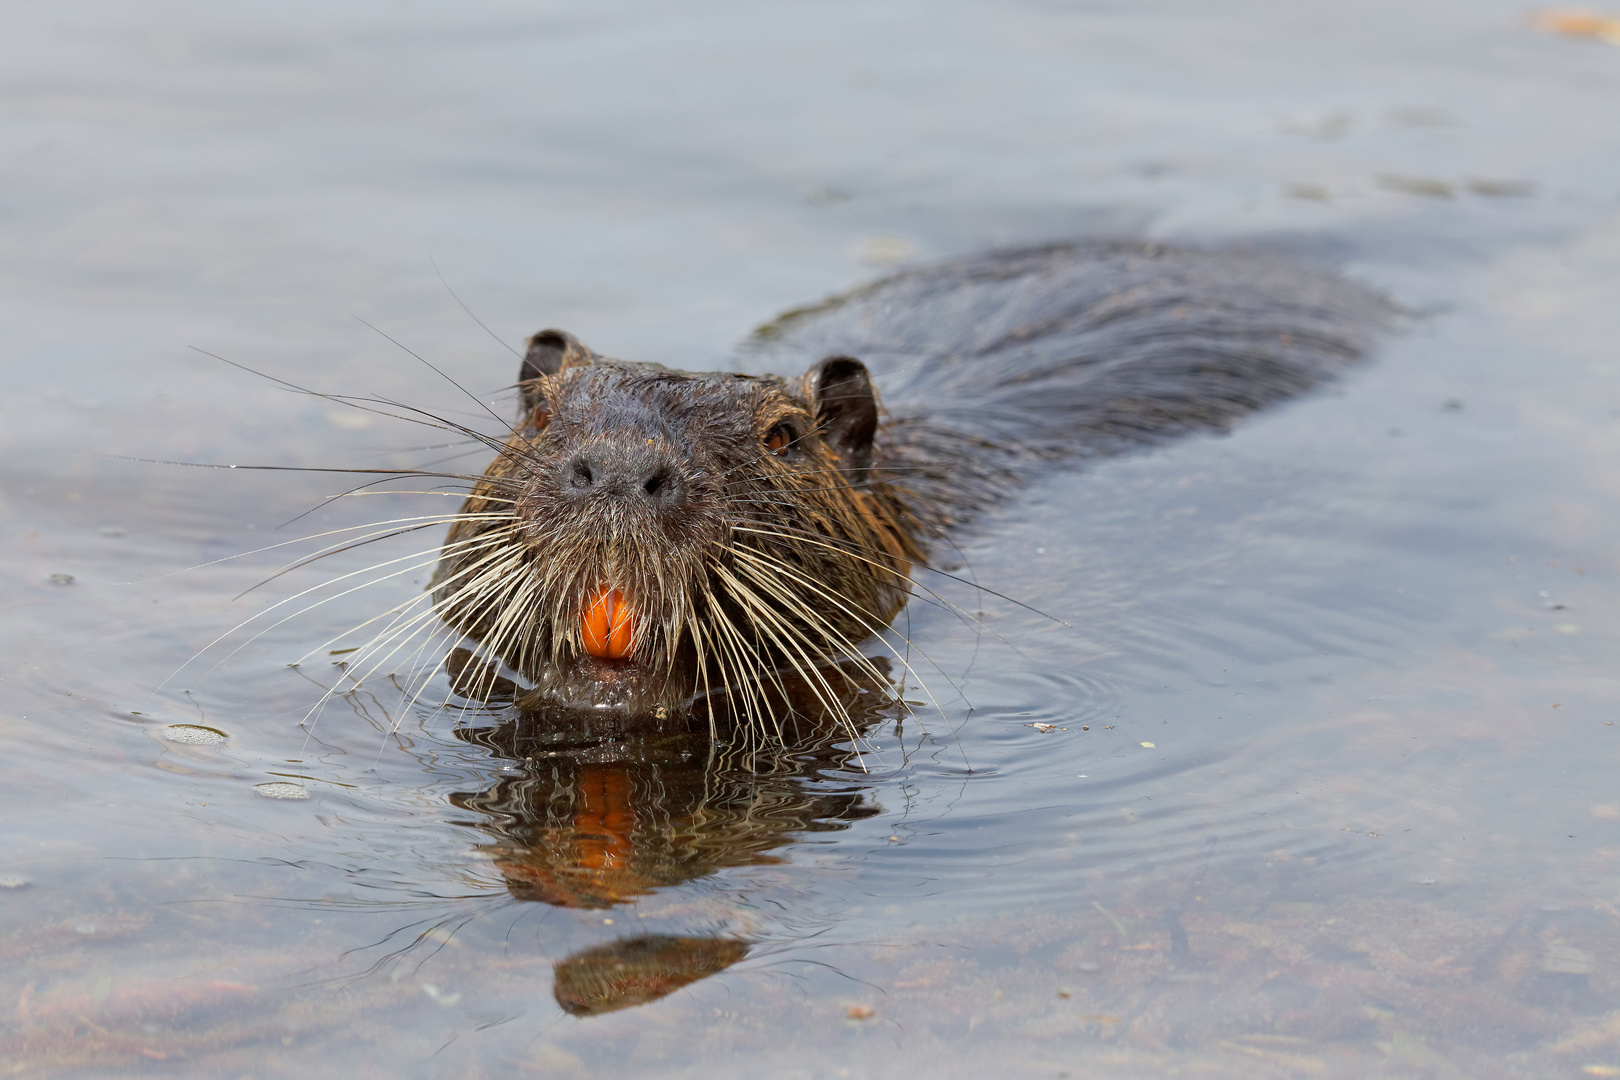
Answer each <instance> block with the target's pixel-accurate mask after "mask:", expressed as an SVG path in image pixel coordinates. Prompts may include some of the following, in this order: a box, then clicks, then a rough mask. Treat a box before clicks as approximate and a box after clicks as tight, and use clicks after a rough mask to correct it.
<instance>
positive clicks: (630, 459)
mask: <svg viewBox="0 0 1620 1080" xmlns="http://www.w3.org/2000/svg"><path fill="white" fill-rule="evenodd" d="M562 481H563V483H562V487H563V493H564V494H565V495H567V496H569V497H570V498H575V499H594V498H609V499H623V500H626V501H631V502H636V503H640V504H641V505H645V506H649V507H651V508H653V509H656V510H661V511H664V510H676V509H679V508H680V507H682V506H685V505H686V493H687V484H686V478H685V476H684V475H683V474H682V472H681V469H680V466H679V464H678V463H677V462H675V461H674V460H673V459H672V458H671V457H669V455H667V454H663V453H660V452H658V451H657V450H655V449H653V448H652V447H650V446H649V447H647V448H645V449H642V448H639V447H638V448H636V449H634V450H625V449H622V448H619V447H613V446H601V445H598V446H593V447H590V448H588V449H585V450H581V451H579V452H578V453H575V454H574V455H573V456H572V457H570V458H568V459H567V460H566V461H565V463H564V464H563V470H562Z"/></svg>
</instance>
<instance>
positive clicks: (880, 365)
mask: <svg viewBox="0 0 1620 1080" xmlns="http://www.w3.org/2000/svg"><path fill="white" fill-rule="evenodd" d="M1393 313H1394V309H1393V308H1392V306H1391V305H1390V304H1389V302H1388V301H1386V300H1385V299H1383V298H1382V297H1380V296H1378V295H1377V294H1375V293H1373V292H1371V291H1369V290H1368V289H1365V288H1363V287H1361V286H1359V285H1357V284H1355V283H1353V282H1350V281H1348V280H1346V279H1344V278H1342V277H1339V276H1337V275H1335V274H1333V273H1330V272H1328V271H1326V270H1322V269H1318V268H1314V267H1310V266H1305V265H1301V264H1300V263H1298V262H1295V261H1293V260H1290V259H1287V258H1283V257H1280V256H1277V255H1273V254H1268V253H1262V252H1249V251H1222V250H1195V249H1189V248H1176V247H1168V246H1164V245H1158V244H1140V243H1125V242H1102V243H1072V244H1054V245H1050V246H1046V247H1040V248H1031V249H1023V250H1017V251H1004V252H994V253H990V254H986V255H977V256H972V257H968V258H964V259H955V260H951V261H948V262H942V263H936V264H933V265H930V266H923V267H919V268H917V269H913V270H906V271H903V272H901V273H899V274H896V275H894V276H892V277H889V278H885V279H883V280H881V281H878V282H876V283H874V284H871V285H868V286H865V287H863V288H859V289H856V290H854V291H852V292H848V293H844V294H842V295H840V296H835V297H833V298H831V299H829V300H825V301H822V302H821V303H818V304H814V305H811V306H808V307H803V308H798V309H796V310H793V311H789V312H787V313H785V314H783V315H781V316H780V317H778V318H777V319H775V320H774V321H772V322H770V323H768V324H766V325H765V326H763V327H761V328H760V329H759V330H757V331H755V332H754V334H753V335H752V336H751V337H750V338H749V340H748V341H747V342H745V343H744V352H745V353H746V355H747V364H748V366H749V367H750V368H751V369H755V368H765V369H768V370H792V369H794V368H796V367H801V366H803V365H804V364H806V363H808V362H810V361H811V360H813V359H815V358H817V357H821V356H826V355H829V354H832V353H848V354H850V355H854V356H858V357H860V358H861V359H862V360H863V361H864V362H865V363H866V365H867V367H868V368H869V369H870V370H871V372H872V377H873V381H874V382H876V383H877V385H878V386H879V388H880V389H881V391H882V395H883V405H884V408H885V411H886V413H887V417H886V422H885V423H884V424H883V426H882V428H881V430H880V431H879V434H878V444H877V449H876V455H875V456H876V460H877V463H878V465H879V467H880V468H884V469H887V470H888V471H889V472H890V474H891V476H892V478H893V480H894V482H895V483H896V484H898V485H901V486H902V487H904V488H905V489H907V490H908V491H909V492H910V493H911V494H910V497H909V500H908V501H910V502H912V503H913V504H914V505H915V506H916V507H917V509H918V512H919V515H920V516H922V517H923V518H925V519H927V520H929V521H930V522H931V524H932V527H933V529H934V530H935V531H936V532H937V531H938V530H939V529H943V528H948V527H949V526H950V525H952V524H957V523H960V522H961V521H962V520H963V519H964V518H966V517H967V516H969V515H971V514H972V513H973V512H974V511H975V510H977V509H980V508H982V507H983V506H984V505H986V504H987V503H990V502H994V501H996V500H997V499H1000V498H1002V497H1005V496H1006V495H1007V494H1009V493H1010V492H1011V491H1012V490H1013V489H1014V487H1015V485H1016V480H1017V478H1018V477H1021V476H1027V475H1028V474H1029V473H1030V472H1031V471H1032V470H1034V469H1038V468H1040V467H1041V466H1042V464H1043V463H1053V462H1057V461H1061V460H1063V459H1066V458H1092V457H1101V456H1107V455H1112V454H1118V453H1122V452H1125V451H1129V450H1133V449H1137V448H1140V447H1143V446H1147V445H1151V444H1154V443H1158V442H1163V441H1165V440H1166V439H1170V438H1174V437H1176V436H1180V435H1185V434H1189V433H1192V432H1198V431H1222V430H1225V429H1227V428H1228V427H1230V426H1231V424H1232V422H1233V421H1234V420H1236V419H1237V418H1239V417H1241V416H1243V415H1244V414H1246V413H1250V412H1253V411H1254V410H1256V409H1259V408H1262V407H1264V406H1266V405H1269V404H1272V403H1274V402H1277V401H1281V400H1283V399H1285V398H1289V397H1292V396H1294V395H1296V394H1299V393H1301V392H1303V391H1306V390H1309V389H1311V388H1312V387H1314V386H1317V385H1319V384H1320V383H1322V382H1324V381H1326V380H1328V379H1331V378H1333V377H1334V376H1336V375H1338V374H1339V373H1340V372H1342V371H1343V370H1344V369H1345V368H1346V367H1347V366H1349V365H1351V364H1353V363H1354V362H1356V361H1357V360H1359V359H1361V358H1362V357H1364V356H1365V355H1366V354H1367V352H1368V351H1369V349H1370V348H1371V347H1372V345H1373V344H1374V342H1375V341H1376V340H1377V338H1378V336H1379V334H1380V332H1381V331H1383V330H1385V329H1387V327H1388V326H1389V324H1390V321H1391V318H1392V316H1393Z"/></svg>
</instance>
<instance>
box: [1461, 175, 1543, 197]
mask: <svg viewBox="0 0 1620 1080" xmlns="http://www.w3.org/2000/svg"><path fill="white" fill-rule="evenodd" d="M1468 190H1469V191H1471V192H1473V193H1474V194H1475V195H1484V196H1487V197H1488V198H1492V199H1527V198H1529V197H1530V196H1532V195H1534V194H1535V193H1536V185H1535V184H1532V183H1531V182H1530V181H1528V180H1470V181H1468Z"/></svg>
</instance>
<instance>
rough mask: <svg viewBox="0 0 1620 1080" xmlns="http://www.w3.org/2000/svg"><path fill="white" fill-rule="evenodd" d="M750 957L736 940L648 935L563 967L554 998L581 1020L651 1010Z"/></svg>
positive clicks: (564, 962)
mask: <svg viewBox="0 0 1620 1080" xmlns="http://www.w3.org/2000/svg"><path fill="white" fill-rule="evenodd" d="M747 955H748V942H746V941H737V940H735V939H732V938H702V937H674V936H670V935H665V934H644V935H642V936H640V937H633V938H624V939H622V940H619V941H612V942H609V943H608V944H606V945H598V946H596V947H594V948H590V949H585V950H582V951H581V952H577V953H575V954H574V955H573V956H570V957H568V958H567V959H566V960H562V961H560V962H559V963H558V964H557V967H556V974H555V977H554V980H553V982H552V990H551V992H552V994H553V996H555V997H556V999H557V1004H558V1005H561V1006H562V1007H563V1009H564V1010H566V1011H568V1012H571V1013H573V1014H574V1015H575V1016H595V1015H597V1014H598V1013H605V1012H613V1011H614V1010H616V1009H628V1008H630V1007H631V1006H632V1005H645V1004H646V1003H647V1002H649V1001H656V1000H657V999H658V998H661V997H663V996H664V995H665V994H671V993H674V992H675V991H676V990H679V989H680V988H681V987H683V986H687V985H689V984H691V983H694V982H697V981H698V980H699V979H706V978H708V977H709V976H710V975H716V974H719V973H720V972H722V971H724V970H725V969H726V968H728V967H730V966H731V965H732V964H735V963H736V962H737V961H739V960H741V959H742V958H743V957H745V956H747Z"/></svg>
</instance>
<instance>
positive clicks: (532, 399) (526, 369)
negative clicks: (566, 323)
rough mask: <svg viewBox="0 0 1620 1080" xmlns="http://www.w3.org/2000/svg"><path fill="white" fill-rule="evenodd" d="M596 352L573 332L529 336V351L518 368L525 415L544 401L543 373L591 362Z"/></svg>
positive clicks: (548, 373)
mask: <svg viewBox="0 0 1620 1080" xmlns="http://www.w3.org/2000/svg"><path fill="white" fill-rule="evenodd" d="M595 356H596V354H595V353H593V352H591V350H589V349H587V348H586V347H585V346H583V345H581V344H580V343H579V339H578V338H576V337H574V335H573V334H570V333H566V332H565V331H562V330H542V331H540V332H539V333H538V334H536V335H534V336H533V337H532V338H530V339H529V351H528V352H527V353H525V354H524V356H523V366H522V367H521V368H519V369H518V390H519V391H520V392H521V393H522V395H523V412H524V414H525V415H527V414H529V413H530V412H532V411H533V410H534V407H535V406H536V405H538V404H540V387H539V386H538V384H537V383H536V382H535V380H536V379H538V378H540V376H542V375H555V374H557V372H559V371H561V370H562V369H563V368H565V367H573V366H574V365H575V364H588V363H590V361H591V360H592V359H593V358H594V357H595Z"/></svg>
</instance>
